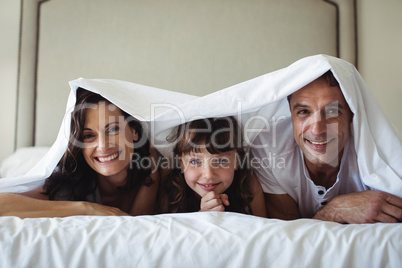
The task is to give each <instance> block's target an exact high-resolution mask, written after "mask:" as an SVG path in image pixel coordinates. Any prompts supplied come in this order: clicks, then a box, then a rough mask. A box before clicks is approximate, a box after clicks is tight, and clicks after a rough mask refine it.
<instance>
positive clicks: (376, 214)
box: [313, 191, 402, 223]
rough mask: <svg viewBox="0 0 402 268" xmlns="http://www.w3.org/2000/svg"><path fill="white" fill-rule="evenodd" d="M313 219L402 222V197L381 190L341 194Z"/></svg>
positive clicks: (347, 221)
mask: <svg viewBox="0 0 402 268" xmlns="http://www.w3.org/2000/svg"><path fill="white" fill-rule="evenodd" d="M313 219H317V220H324V221H334V222H339V223H375V222H385V223H395V222H402V198H399V197H397V196H395V195H392V194H389V193H386V192H381V191H364V192H357V193H350V194H344V195H339V196H337V197H335V198H334V199H332V200H331V201H330V202H328V204H327V205H326V206H325V207H323V208H322V209H320V210H319V211H317V213H316V214H315V216H314V217H313Z"/></svg>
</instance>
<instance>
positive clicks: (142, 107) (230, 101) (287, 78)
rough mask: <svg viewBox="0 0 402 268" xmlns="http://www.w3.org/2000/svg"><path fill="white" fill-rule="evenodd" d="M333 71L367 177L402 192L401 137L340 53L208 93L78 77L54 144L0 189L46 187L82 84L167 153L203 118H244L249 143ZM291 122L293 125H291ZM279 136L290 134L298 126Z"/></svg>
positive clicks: (380, 186) (379, 186)
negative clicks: (187, 125) (185, 128)
mask: <svg viewBox="0 0 402 268" xmlns="http://www.w3.org/2000/svg"><path fill="white" fill-rule="evenodd" d="M328 70H331V71H332V73H333V74H334V76H335V78H336V79H337V80H338V82H339V84H340V87H341V90H342V92H343V94H344V97H345V99H346V101H347V103H348V104H349V106H350V109H351V111H352V112H353V114H354V116H353V123H352V128H351V129H352V132H353V133H352V135H351V138H352V139H354V147H355V148H354V149H355V150H356V154H357V157H358V165H359V171H360V176H361V177H362V179H363V182H364V183H365V184H366V185H368V186H370V187H372V188H374V189H378V190H382V191H386V192H389V193H392V194H395V195H397V196H400V197H402V143H401V140H400V138H399V137H398V135H397V134H396V132H395V130H394V129H393V127H392V126H391V124H390V123H389V121H388V120H387V118H386V117H385V115H384V114H383V112H382V110H381V108H380V107H379V105H378V103H377V102H376V101H375V99H374V97H373V95H372V93H371V92H370V91H369V89H368V88H367V86H366V84H365V82H364V81H363V79H362V78H361V76H360V74H359V73H358V71H357V70H356V69H355V67H354V66H353V65H352V64H350V63H348V62H346V61H344V60H341V59H338V58H335V57H331V56H327V55H316V56H311V57H307V58H303V59H301V60H299V61H297V62H295V63H293V64H292V65H290V66H288V67H287V68H284V69H281V70H278V71H275V72H272V73H268V74H265V75H262V76H259V77H257V78H254V79H251V80H248V81H246V82H243V83H240V84H237V85H234V86H231V87H229V88H226V89H222V90H219V91H216V92H214V93H212V94H209V95H205V96H202V97H196V96H191V95H186V94H182V93H178V92H173V91H167V90H162V89H157V88H152V87H147V86H142V85H138V84H134V83H129V82H124V81H118V80H106V79H82V78H80V79H77V80H74V81H71V82H70V87H71V93H70V96H69V98H68V102H67V110H66V115H65V117H64V120H63V122H62V126H61V128H60V131H59V134H58V137H57V140H56V142H55V143H54V144H53V146H52V147H51V149H50V151H49V152H48V154H47V155H46V156H45V157H44V158H43V159H42V160H41V161H40V162H39V163H38V164H37V165H36V166H35V167H34V168H33V169H32V170H30V171H29V172H28V173H27V174H26V175H25V176H23V177H18V178H4V179H1V180H0V192H22V191H27V190H30V189H32V188H34V187H37V186H39V185H42V184H43V182H44V180H45V179H46V178H47V177H49V175H50V174H51V173H52V171H53V170H54V168H55V166H56V165H57V163H58V161H59V160H60V158H61V157H62V155H63V153H64V151H65V150H66V147H67V142H68V137H69V133H70V113H71V111H72V110H73V107H74V104H75V98H76V97H75V94H76V90H77V88H78V87H81V88H84V89H87V90H90V91H93V92H95V93H98V94H100V95H102V96H103V97H105V98H106V99H108V100H109V101H111V102H112V103H114V104H115V105H117V106H118V107H120V108H121V109H122V110H124V111H126V112H127V113H129V114H131V115H133V116H134V117H136V118H137V119H139V120H141V121H142V122H143V124H144V126H146V131H147V134H148V137H149V139H150V142H151V144H152V145H153V146H155V147H156V148H157V149H158V150H159V151H160V152H161V153H162V154H163V155H165V156H167V157H169V155H170V152H171V149H172V146H171V144H169V143H168V142H167V141H166V137H167V136H168V135H169V134H170V133H171V131H172V129H173V128H174V127H175V126H177V125H179V124H181V123H184V122H187V121H191V120H194V119H199V118H205V117H221V116H229V115H234V116H236V118H237V119H238V120H239V122H241V124H242V127H243V130H245V131H247V133H244V134H245V139H246V141H248V142H246V144H245V145H246V146H247V145H248V144H249V143H250V142H251V141H252V140H253V139H254V138H255V137H256V136H257V135H259V133H261V131H262V130H263V129H264V128H265V127H266V126H267V124H266V122H267V121H269V120H277V119H278V118H284V117H286V118H289V117H290V111H289V106H288V103H287V99H286V97H287V96H288V95H290V94H292V93H293V92H295V91H297V90H298V89H300V88H302V87H303V86H305V85H307V84H309V83H310V82H312V81H313V80H315V79H316V78H318V77H320V76H321V75H322V74H324V73H325V72H327V71H328ZM288 128H292V125H291V124H289V125H288ZM284 133H286V135H283V134H282V133H277V137H275V138H276V139H287V140H292V139H293V136H292V135H291V133H292V131H285V132H284Z"/></svg>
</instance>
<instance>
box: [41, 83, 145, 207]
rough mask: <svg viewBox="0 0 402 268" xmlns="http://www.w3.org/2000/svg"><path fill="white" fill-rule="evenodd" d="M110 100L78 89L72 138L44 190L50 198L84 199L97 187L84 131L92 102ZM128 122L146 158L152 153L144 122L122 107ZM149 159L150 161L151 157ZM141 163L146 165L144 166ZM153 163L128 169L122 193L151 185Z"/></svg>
mask: <svg viewBox="0 0 402 268" xmlns="http://www.w3.org/2000/svg"><path fill="white" fill-rule="evenodd" d="M99 102H108V103H110V102H109V101H108V100H106V99H105V98H103V97H102V96H100V95H99V94H96V93H93V92H91V91H87V90H85V89H83V88H78V89H77V101H76V104H75V108H74V111H73V112H72V113H71V127H70V138H69V141H68V145H67V150H66V151H65V153H64V155H63V157H62V158H61V160H60V161H59V163H58V164H57V167H56V168H55V170H54V171H53V174H52V175H51V176H50V177H49V178H47V180H46V182H45V185H44V190H45V192H44V193H45V194H46V195H48V196H49V199H50V200H54V199H63V200H75V201H85V200H87V197H88V196H89V195H91V194H93V193H94V192H95V191H96V189H97V185H98V183H97V173H96V172H95V171H94V170H93V169H92V168H91V167H90V166H89V165H88V164H87V162H86V161H85V159H84V156H83V154H82V148H81V147H82V146H80V143H82V142H83V130H84V125H85V111H86V109H87V108H88V105H89V104H98V103H99ZM120 111H121V113H122V115H123V116H124V119H125V121H126V122H127V123H128V125H129V126H130V127H131V128H132V129H134V130H135V131H136V132H137V134H138V137H139V138H138V141H137V142H134V148H135V153H134V154H133V157H134V155H136V157H137V159H142V158H147V157H148V156H149V155H150V152H149V141H148V139H147V137H146V135H145V134H144V133H143V128H142V125H141V123H140V122H139V121H138V120H137V119H135V118H134V117H132V116H131V115H129V114H127V113H126V112H124V111H122V110H120ZM148 161H149V160H148ZM141 166H147V168H142V167H141ZM149 166H150V165H132V166H131V168H129V172H128V179H127V182H126V185H124V186H123V187H121V188H120V190H121V191H122V192H124V191H130V190H132V189H135V188H136V189H138V188H139V187H140V186H141V185H151V184H152V179H151V178H150V174H151V170H150V168H149Z"/></svg>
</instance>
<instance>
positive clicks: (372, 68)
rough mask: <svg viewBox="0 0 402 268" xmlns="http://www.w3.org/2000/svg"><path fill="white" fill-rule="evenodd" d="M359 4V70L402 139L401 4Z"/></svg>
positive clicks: (362, 0) (374, 0)
mask: <svg viewBox="0 0 402 268" xmlns="http://www.w3.org/2000/svg"><path fill="white" fill-rule="evenodd" d="M357 4H358V42H359V45H358V56H359V60H358V68H359V71H360V73H361V75H362V76H363V78H364V79H365V81H366V83H367V84H368V86H369V88H370V89H371V90H372V91H373V93H374V95H375V97H376V99H377V100H378V102H379V103H380V105H381V107H382V108H383V110H384V112H385V114H386V115H387V117H388V118H389V120H390V121H391V123H392V124H394V125H395V127H396V128H397V131H399V135H400V137H402V135H401V134H402V108H401V107H402V103H401V101H402V80H401V78H402V67H401V63H402V30H401V29H402V1H401V0H385V1H379V0H358V1H357Z"/></svg>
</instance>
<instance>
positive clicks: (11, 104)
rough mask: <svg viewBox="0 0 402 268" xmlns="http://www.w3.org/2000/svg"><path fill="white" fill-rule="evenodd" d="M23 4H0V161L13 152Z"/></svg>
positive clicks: (3, 0)
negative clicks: (21, 6) (20, 21)
mask: <svg viewBox="0 0 402 268" xmlns="http://www.w3.org/2000/svg"><path fill="white" fill-rule="evenodd" d="M19 14H20V1H16V0H1V1H0V36H1V44H0V81H1V88H0V94H1V105H0V114H1V119H2V120H1V127H0V129H1V131H0V141H1V143H0V161H1V160H2V159H4V157H6V156H7V155H9V154H11V153H12V152H13V150H14V134H15V111H16V88H17V72H18V37H19V20H20V15H19Z"/></svg>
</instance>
